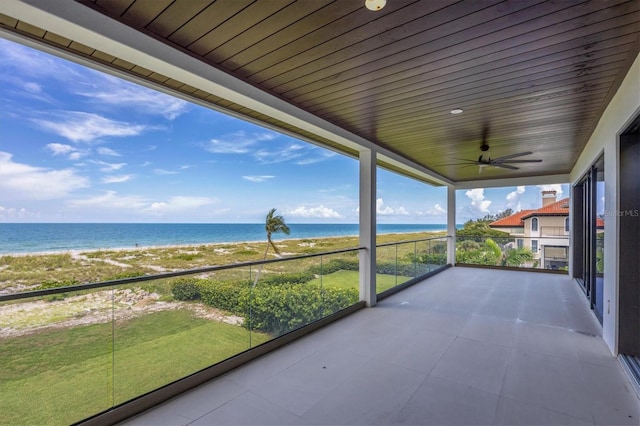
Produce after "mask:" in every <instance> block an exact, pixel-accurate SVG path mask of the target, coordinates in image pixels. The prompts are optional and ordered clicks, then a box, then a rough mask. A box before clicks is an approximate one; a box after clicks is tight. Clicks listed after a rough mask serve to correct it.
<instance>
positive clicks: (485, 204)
mask: <svg viewBox="0 0 640 426" xmlns="http://www.w3.org/2000/svg"><path fill="white" fill-rule="evenodd" d="M464 195H466V196H467V197H468V198H469V199H470V200H471V206H473V207H474V209H475V210H477V211H478V212H480V213H484V214H488V213H489V206H490V205H491V201H490V200H487V199H485V197H484V188H475V189H470V190H468V191H467V192H465V193H464Z"/></svg>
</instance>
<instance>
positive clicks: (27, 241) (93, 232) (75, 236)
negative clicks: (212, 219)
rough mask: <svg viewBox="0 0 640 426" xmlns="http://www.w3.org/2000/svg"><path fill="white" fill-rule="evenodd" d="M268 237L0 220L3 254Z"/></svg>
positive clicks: (329, 232)
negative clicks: (6, 221)
mask: <svg viewBox="0 0 640 426" xmlns="http://www.w3.org/2000/svg"><path fill="white" fill-rule="evenodd" d="M288 225H289V227H290V228H291V234H290V235H283V234H277V235H275V236H274V239H275V240H283V239H287V238H315V237H340V236H350V235H358V225H357V224H333V223H332V224H317V223H316V224H302V223H300V224H297V223H293V224H288ZM445 229H446V225H434V224H426V225H425V224H415V225H407V224H401V225H391V224H379V225H378V227H377V232H378V233H379V234H396V233H407V232H424V231H444V230H445ZM264 239H265V231H264V224H260V223H171V224H169V223H0V254H9V253H21V254H23V253H34V252H37V253H40V252H60V251H68V250H97V249H113V248H130V247H136V246H139V247H145V246H168V245H191V244H207V243H225V242H229V243H231V242H239V241H262V240H264Z"/></svg>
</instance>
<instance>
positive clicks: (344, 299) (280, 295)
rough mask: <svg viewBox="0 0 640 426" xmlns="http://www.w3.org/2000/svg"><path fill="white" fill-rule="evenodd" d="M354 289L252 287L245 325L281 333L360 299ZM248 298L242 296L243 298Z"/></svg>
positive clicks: (294, 286) (297, 286) (276, 333)
mask: <svg viewBox="0 0 640 426" xmlns="http://www.w3.org/2000/svg"><path fill="white" fill-rule="evenodd" d="M358 297H359V295H358V290H356V289H354V288H346V289H343V288H323V289H320V288H318V287H315V286H306V285H291V284H285V285H275V286H271V287H256V288H253V289H251V294H250V297H249V300H250V301H251V305H250V309H247V308H249V306H247V307H245V309H247V310H248V311H249V312H247V315H246V316H245V322H244V326H245V327H247V328H248V329H254V330H260V331H263V332H266V333H270V334H272V335H276V336H279V335H281V334H284V333H287V332H289V331H291V330H295V329H296V328H299V327H302V326H304V325H306V324H309V323H312V322H313V321H316V320H319V319H320V318H323V317H326V316H328V315H331V314H332V313H334V312H337V311H339V310H341V309H344V308H346V307H348V306H350V305H353V304H354V303H356V302H357V301H358ZM244 300H245V299H244V298H243V301H244Z"/></svg>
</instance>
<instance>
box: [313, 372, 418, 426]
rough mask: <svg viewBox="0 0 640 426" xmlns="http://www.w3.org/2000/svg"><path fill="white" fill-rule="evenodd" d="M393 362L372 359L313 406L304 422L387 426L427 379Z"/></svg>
mask: <svg viewBox="0 0 640 426" xmlns="http://www.w3.org/2000/svg"><path fill="white" fill-rule="evenodd" d="M426 376H427V375H426V373H424V374H421V373H417V372H415V371H412V370H408V369H406V368H402V367H399V366H396V365H392V364H389V363H385V362H381V361H377V360H372V361H370V362H368V363H367V364H366V371H365V372H363V373H360V374H353V375H351V376H350V377H349V379H348V380H346V381H344V382H342V384H341V385H340V386H338V387H337V388H335V389H334V390H333V391H332V392H331V393H330V394H328V395H327V396H326V397H324V398H323V399H321V400H320V401H319V402H318V403H317V404H316V405H315V406H314V407H312V408H311V409H310V410H309V411H308V412H307V413H306V414H305V415H304V416H303V419H304V420H305V421H306V422H309V423H311V424H318V425H331V424H343V425H354V424H361V425H373V424H378V425H387V424H390V423H391V422H392V417H393V415H394V414H395V413H397V412H398V411H399V410H400V409H401V408H402V407H403V406H404V405H405V404H406V403H407V401H409V399H410V398H411V396H412V395H413V394H414V393H415V391H416V389H417V388H418V387H419V386H420V384H421V383H422V382H423V381H424V379H425V378H426Z"/></svg>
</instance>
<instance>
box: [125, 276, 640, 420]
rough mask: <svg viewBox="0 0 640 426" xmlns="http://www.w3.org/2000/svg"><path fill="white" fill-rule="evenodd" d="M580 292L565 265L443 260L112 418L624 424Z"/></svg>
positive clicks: (614, 368) (619, 382) (636, 407)
mask: <svg viewBox="0 0 640 426" xmlns="http://www.w3.org/2000/svg"><path fill="white" fill-rule="evenodd" d="M583 298H584V294H582V293H581V292H580V290H579V289H578V288H577V285H576V283H575V282H574V281H572V280H571V279H569V278H568V277H566V276H561V275H547V274H539V273H538V274H536V273H526V272H514V271H495V270H482V269H474V268H452V269H449V270H447V271H445V272H444V273H441V274H438V275H436V276H434V277H432V278H430V279H428V280H426V281H425V282H423V283H420V284H417V285H415V286H413V287H410V288H407V289H405V290H403V291H402V292H399V293H397V294H395V295H393V296H390V297H388V298H386V299H384V300H383V301H381V302H380V303H379V304H378V306H376V307H375V308H371V309H363V310H360V311H358V312H356V313H355V314H353V315H350V316H348V317H346V318H344V319H342V320H339V321H337V322H335V323H333V324H331V325H329V326H328V327H324V328H322V329H320V330H317V331H315V332H313V333H311V334H309V335H307V336H305V337H304V338H302V339H300V340H298V341H296V342H293V343H290V344H288V345H286V346H285V347H283V348H280V349H279V350H277V351H274V352H272V353H270V354H268V355H266V356H263V357H261V358H259V359H257V360H254V361H253V362H250V363H248V364H246V365H245V366H242V367H240V368H238V369H236V370H234V371H232V372H230V373H228V374H226V375H224V376H222V377H220V378H218V379H217V380H213V381H211V382H210V383H208V384H206V385H204V386H201V387H199V388H197V389H196V390H194V391H191V392H188V393H185V394H184V395H182V396H180V397H177V398H175V399H173V400H171V401H169V402H167V403H165V404H162V405H160V406H159V407H157V408H155V409H153V410H149V411H148V412H146V413H144V414H142V415H140V416H137V417H134V418H132V419H129V420H128V421H127V422H125V423H124V424H132V425H156V424H157V425H182V424H203V425H204V424H226V425H241V424H316V425H321V424H322V425H324V424H360V425H362V424H419V425H429V424H436V425H447V424H459V425H463V424H464V425H472V424H480V425H490V424H497V425H520V424H524V425H559V424H568V425H573V424H576V425H594V424H597V425H616V424H619V425H635V426H637V425H638V424H640V422H639V421H638V419H639V418H640V402H639V401H638V399H637V397H636V396H635V394H634V393H633V391H632V390H631V387H630V384H629V382H628V381H627V380H626V376H625V375H624V374H623V372H622V370H621V368H620V366H619V364H618V363H617V360H616V359H615V358H614V357H613V356H612V355H611V353H610V351H609V349H608V348H607V346H606V344H605V343H604V341H603V340H602V337H600V336H601V328H600V327H599V325H598V323H597V321H596V322H594V321H593V320H594V318H593V314H592V313H591V312H590V311H589V308H588V304H587V303H585V300H584V299H583ZM447 305H450V306H448V307H447ZM463 308H464V309H463ZM465 309H466V310H465ZM525 314H526V315H525ZM563 324H564V325H563ZM589 330H591V331H594V332H593V333H592V332H590V331H589Z"/></svg>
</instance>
